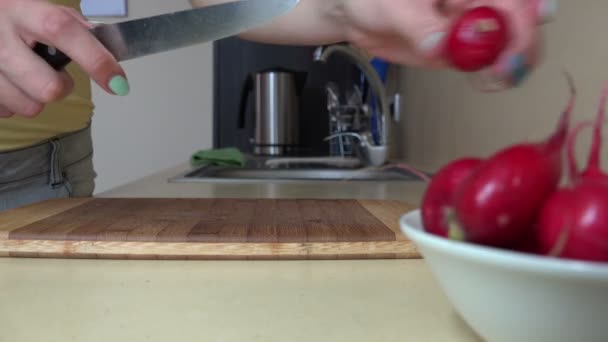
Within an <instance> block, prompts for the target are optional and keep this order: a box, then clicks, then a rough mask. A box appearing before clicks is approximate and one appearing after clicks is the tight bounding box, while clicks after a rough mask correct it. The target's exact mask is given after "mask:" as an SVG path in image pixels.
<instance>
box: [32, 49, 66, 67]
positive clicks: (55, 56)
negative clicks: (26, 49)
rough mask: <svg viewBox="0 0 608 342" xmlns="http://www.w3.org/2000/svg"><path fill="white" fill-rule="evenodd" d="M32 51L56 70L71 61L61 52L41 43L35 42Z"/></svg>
mask: <svg viewBox="0 0 608 342" xmlns="http://www.w3.org/2000/svg"><path fill="white" fill-rule="evenodd" d="M34 52H35V53H36V54H37V55H38V56H40V57H42V59H44V60H45V61H46V62H47V63H48V64H49V65H50V66H51V67H53V69H55V70H57V71H60V70H63V69H64V68H65V67H66V66H67V65H68V64H70V62H71V61H72V60H71V59H70V57H68V56H66V55H65V54H64V53H63V52H61V51H59V50H57V49H55V48H54V47H51V46H48V45H45V44H42V43H36V45H35V46H34Z"/></svg>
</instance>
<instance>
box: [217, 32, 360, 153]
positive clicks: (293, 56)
mask: <svg viewBox="0 0 608 342" xmlns="http://www.w3.org/2000/svg"><path fill="white" fill-rule="evenodd" d="M315 49H316V46H285V45H271V44H260V43H254V42H249V41H245V40H242V39H239V38H236V37H231V38H227V39H223V40H220V41H217V42H215V43H214V137H213V138H214V139H213V141H214V147H215V148H223V147H237V148H239V149H241V150H242V151H243V152H248V153H249V152H251V151H252V146H251V143H250V139H251V138H252V137H253V135H254V125H255V123H254V113H253V111H254V108H253V106H254V101H253V99H254V97H253V96H250V97H249V102H248V104H247V106H248V107H247V116H246V118H247V119H246V125H245V128H244V129H239V128H238V117H239V102H240V97H241V91H242V88H243V86H244V84H245V81H246V79H247V76H248V75H250V74H251V73H255V72H256V71H259V70H264V69H268V68H277V67H280V68H287V69H291V70H295V71H299V72H307V73H308V77H307V81H306V84H305V87H304V91H303V93H302V98H301V99H300V126H299V127H300V141H301V143H302V145H303V147H304V149H303V152H302V153H301V155H315V156H324V155H328V154H329V146H328V144H327V143H325V142H323V138H325V137H326V136H327V135H328V134H329V122H328V120H329V118H328V112H327V108H326V107H327V97H326V95H325V85H326V84H327V82H328V81H331V82H334V83H336V84H338V85H339V86H340V89H341V90H342V91H344V90H345V89H351V88H352V87H353V85H354V84H357V83H358V82H359V75H360V73H359V70H358V68H357V67H355V66H354V65H352V64H350V63H349V62H348V61H347V60H346V59H345V58H343V57H342V56H339V55H334V56H333V57H332V58H330V60H329V62H328V63H327V64H323V63H318V62H314V61H313V53H314V51H315Z"/></svg>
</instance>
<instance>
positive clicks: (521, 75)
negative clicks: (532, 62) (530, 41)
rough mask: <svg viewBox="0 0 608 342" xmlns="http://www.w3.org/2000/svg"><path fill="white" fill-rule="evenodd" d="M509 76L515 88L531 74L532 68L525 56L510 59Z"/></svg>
mask: <svg viewBox="0 0 608 342" xmlns="http://www.w3.org/2000/svg"><path fill="white" fill-rule="evenodd" d="M508 70H509V71H508V74H509V75H510V78H511V83H512V84H513V86H518V85H520V84H522V83H523V81H525V80H526V78H527V77H528V75H529V74H530V68H529V67H528V65H527V63H526V58H525V57H524V56H523V55H515V56H513V57H511V58H510V59H509V66H508Z"/></svg>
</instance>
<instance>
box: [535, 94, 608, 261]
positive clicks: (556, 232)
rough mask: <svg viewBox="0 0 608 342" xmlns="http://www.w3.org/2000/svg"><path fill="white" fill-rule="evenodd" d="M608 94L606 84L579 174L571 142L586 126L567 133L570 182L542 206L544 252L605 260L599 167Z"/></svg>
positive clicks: (604, 187)
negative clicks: (590, 142) (587, 155)
mask: <svg viewBox="0 0 608 342" xmlns="http://www.w3.org/2000/svg"><path fill="white" fill-rule="evenodd" d="M607 97H608V84H607V85H606V88H605V89H604V92H603V94H602V99H601V103H600V108H599V111H598V114H597V119H596V121H595V124H594V125H593V128H594V130H593V131H594V133H593V139H592V144H591V152H590V155H589V160H588V164H587V167H586V169H585V170H584V171H583V172H580V173H578V172H577V168H576V161H575V159H574V144H575V142H576V137H577V136H578V134H579V133H580V132H581V131H582V129H583V128H585V127H587V126H588V125H587V124H586V123H583V124H581V125H579V126H578V127H577V129H575V130H574V131H573V132H572V134H571V136H570V139H569V141H568V164H569V169H570V173H571V174H570V176H571V178H572V184H571V186H569V187H567V188H563V189H560V190H559V191H557V192H556V193H554V194H553V195H552V196H551V197H550V198H549V199H548V201H547V202H546V204H545V205H544V206H543V208H542V211H541V214H540V218H539V225H538V241H539V244H540V248H541V252H542V253H543V254H548V255H552V256H557V257H562V258H569V259H577V260H585V261H601V262H607V261H608V175H607V174H605V173H604V172H603V171H602V169H601V166H600V150H601V145H602V126H603V124H604V122H605V111H606V99H607Z"/></svg>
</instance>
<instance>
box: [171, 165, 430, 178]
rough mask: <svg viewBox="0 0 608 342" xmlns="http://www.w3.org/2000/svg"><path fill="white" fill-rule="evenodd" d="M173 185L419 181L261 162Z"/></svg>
mask: <svg viewBox="0 0 608 342" xmlns="http://www.w3.org/2000/svg"><path fill="white" fill-rule="evenodd" d="M169 181H170V182H172V183H195V182H239V183H242V182H268V181H279V182H281V181H283V182H284V181H287V182H293V181H420V178H419V177H417V176H416V175H414V174H412V173H410V172H407V171H404V170H401V169H391V168H387V169H384V170H382V169H379V168H366V167H362V166H354V167H350V166H347V167H338V166H332V165H322V164H319V163H311V164H306V163H303V164H295V165H294V164H289V165H281V166H272V167H269V166H267V165H266V164H265V163H264V162H263V161H260V160H249V161H248V163H247V165H246V166H245V167H244V168H237V167H219V166H204V167H199V168H197V169H194V170H191V171H188V172H185V173H183V174H180V175H177V176H176V177H173V178H171V179H169Z"/></svg>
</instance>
